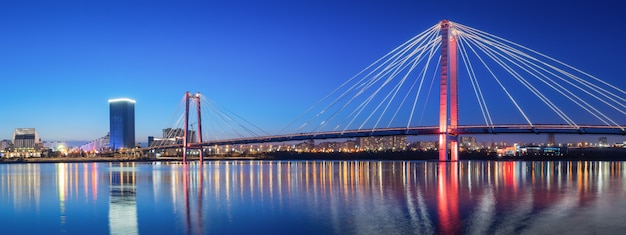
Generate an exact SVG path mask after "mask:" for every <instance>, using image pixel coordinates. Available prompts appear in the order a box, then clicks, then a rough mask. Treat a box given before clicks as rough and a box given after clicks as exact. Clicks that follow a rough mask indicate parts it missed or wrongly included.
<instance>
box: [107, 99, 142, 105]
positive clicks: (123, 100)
mask: <svg viewBox="0 0 626 235" xmlns="http://www.w3.org/2000/svg"><path fill="white" fill-rule="evenodd" d="M115 102H130V103H133V104H134V103H136V101H135V100H133V99H130V98H117V99H110V100H109V103H115Z"/></svg>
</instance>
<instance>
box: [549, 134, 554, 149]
mask: <svg viewBox="0 0 626 235" xmlns="http://www.w3.org/2000/svg"><path fill="white" fill-rule="evenodd" d="M548 146H554V133H550V134H548Z"/></svg>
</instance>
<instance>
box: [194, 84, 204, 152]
mask: <svg viewBox="0 0 626 235" xmlns="http://www.w3.org/2000/svg"><path fill="white" fill-rule="evenodd" d="M196 105H197V106H198V143H202V120H201V117H200V116H201V115H200V93H196ZM198 158H200V164H202V163H203V161H204V152H203V151H202V145H200V146H198Z"/></svg>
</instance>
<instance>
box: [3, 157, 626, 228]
mask: <svg viewBox="0 0 626 235" xmlns="http://www.w3.org/2000/svg"><path fill="white" fill-rule="evenodd" d="M624 218H626V162H621V161H617V162H610V161H562V162H560V161H557V162H551V161H537V162H530V161H460V162H452V163H450V162H447V163H440V162H433V161H207V162H205V163H204V164H203V165H199V164H198V163H197V162H191V163H189V164H181V163H180V162H143V163H139V162H136V163H135V162H122V163H26V164H2V165H0V225H2V226H1V228H0V229H1V231H2V234H555V233H567V234H617V233H621V232H623V231H626V220H625V219H624Z"/></svg>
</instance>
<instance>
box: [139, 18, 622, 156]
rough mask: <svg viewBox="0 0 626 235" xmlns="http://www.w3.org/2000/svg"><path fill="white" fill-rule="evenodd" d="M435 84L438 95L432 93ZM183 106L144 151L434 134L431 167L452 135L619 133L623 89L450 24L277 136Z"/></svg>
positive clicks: (216, 112)
mask: <svg viewBox="0 0 626 235" xmlns="http://www.w3.org/2000/svg"><path fill="white" fill-rule="evenodd" d="M435 84H438V85H439V93H438V94H433V93H436V92H433V87H434V86H435ZM435 90H436V89H435ZM459 91H461V92H459ZM181 103H182V106H184V107H185V108H184V112H183V113H182V115H180V116H179V117H178V119H177V121H176V122H175V123H176V124H174V128H168V129H167V130H168V131H164V133H163V137H164V138H163V140H162V141H158V142H155V143H153V144H152V145H150V146H149V147H148V148H146V150H154V149H168V148H177V149H182V158H183V161H187V154H188V152H189V150H190V149H195V150H197V153H196V154H198V156H204V155H203V151H204V149H206V148H207V147H210V146H221V145H243V144H256V143H268V142H285V141H302V140H310V139H331V138H355V137H369V136H395V135H412V136H413V135H436V136H438V151H439V160H440V161H457V160H458V159H459V158H458V150H459V140H458V138H459V135H471V134H543V133H552V134H602V135H626V125H625V124H626V123H624V120H626V119H625V118H624V117H625V116H626V92H625V91H624V90H623V89H622V88H619V87H617V86H615V85H612V84H610V83H608V82H605V81H604V80H601V79H600V78H597V77H595V76H593V75H591V74H589V73H586V72H584V71H582V70H579V69H577V68H575V67H573V66H571V65H568V64H566V63H564V62H561V61H560V60H557V59H554V58H552V57H550V56H547V55H545V54H542V53H540V52H538V51H535V50H533V49H530V48H527V47H524V46H522V45H520V44H517V43H515V42H512V41H510V40H507V39H504V38H501V37H498V36H495V35H493V34H489V33H487V32H483V31H481V30H478V29H474V28H471V27H468V26H465V25H462V24H459V23H456V22H452V21H448V20H443V21H441V22H439V23H437V24H435V25H433V26H432V27H430V28H429V29H427V30H425V31H423V32H421V33H419V34H418V35H416V36H414V37H413V38H411V39H410V40H408V41H406V42H405V43H403V44H401V45H400V46H398V47H396V48H395V49H393V50H392V51H391V52H389V53H387V54H386V55H384V56H383V57H381V58H380V59H378V60H376V61H375V62H374V63H372V64H370V65H369V66H367V67H366V68H365V69H363V70H362V71H360V72H359V73H357V74H356V75H355V76H353V77H352V78H350V79H348V80H347V81H346V82H344V83H343V84H341V85H340V86H339V87H338V88H336V89H335V90H333V91H332V92H330V93H329V94H328V95H326V96H325V97H324V98H323V99H321V100H320V101H318V102H317V103H315V104H314V105H312V106H311V107H310V108H308V109H307V110H306V111H305V112H304V113H303V114H301V115H300V116H298V117H297V118H296V119H295V120H294V121H293V122H291V123H289V124H288V125H287V126H286V127H285V128H283V130H281V133H280V134H270V133H268V132H265V131H263V130H262V129H261V128H259V127H258V126H256V125H254V124H252V123H250V122H248V121H246V120H245V119H243V118H242V117H240V116H238V115H236V114H234V113H233V112H230V111H228V110H227V109H224V108H221V107H219V106H218V105H216V104H215V103H214V102H212V101H210V100H208V99H207V98H206V97H204V96H202V95H200V93H197V94H191V93H189V92H187V93H185V95H184V97H183V99H182V102H181ZM478 111H479V112H478ZM472 112H476V113H477V114H476V115H472V114H471V113H472ZM459 114H462V115H463V116H462V117H463V118H459ZM194 125H196V127H197V129H195V130H194ZM190 126H191V128H190ZM203 131H204V132H203ZM205 134H206V137H203V135H205ZM202 159H203V158H202V157H201V158H200V161H202Z"/></svg>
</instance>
